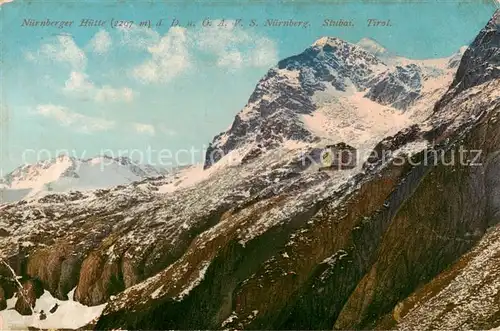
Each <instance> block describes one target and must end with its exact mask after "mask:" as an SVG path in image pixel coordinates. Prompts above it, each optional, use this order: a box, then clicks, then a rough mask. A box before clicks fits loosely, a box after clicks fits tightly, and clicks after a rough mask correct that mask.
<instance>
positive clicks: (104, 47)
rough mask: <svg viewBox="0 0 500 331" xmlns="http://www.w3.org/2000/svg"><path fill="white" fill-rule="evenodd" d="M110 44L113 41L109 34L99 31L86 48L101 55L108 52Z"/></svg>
mask: <svg viewBox="0 0 500 331" xmlns="http://www.w3.org/2000/svg"><path fill="white" fill-rule="evenodd" d="M112 44H113V41H112V40H111V36H110V34H109V32H107V31H105V30H99V31H98V32H97V33H96V34H95V35H94V37H92V39H91V40H90V41H89V44H88V47H89V48H90V49H91V50H92V52H94V53H97V54H101V55H102V54H105V53H107V52H109V50H110V49H111V45H112Z"/></svg>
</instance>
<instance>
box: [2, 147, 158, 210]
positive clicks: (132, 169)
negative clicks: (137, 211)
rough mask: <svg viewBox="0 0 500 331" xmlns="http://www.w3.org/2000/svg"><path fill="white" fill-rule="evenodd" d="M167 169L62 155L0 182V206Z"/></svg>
mask: <svg viewBox="0 0 500 331" xmlns="http://www.w3.org/2000/svg"><path fill="white" fill-rule="evenodd" d="M166 173H167V171H166V170H160V169H156V168H154V167H152V166H150V165H139V164H136V162H133V161H132V160H130V159H129V158H126V157H121V158H111V157H108V156H99V157H94V158H90V159H87V160H80V159H77V158H74V157H69V156H65V155H61V156H58V157H57V158H55V159H52V160H46V161H41V162H38V163H36V164H32V165H25V166H22V167H19V168H17V169H15V170H14V171H12V172H11V173H9V174H8V175H7V176H5V177H4V178H2V179H0V203H2V202H4V203H5V202H13V201H18V200H21V199H28V198H34V197H37V196H38V197H40V196H41V195H43V194H45V193H47V192H67V191H70V190H74V191H78V190H92V189H99V188H108V187H113V186H117V185H124V184H130V183H132V182H134V181H138V180H142V179H145V178H149V177H158V176H162V175H165V174H166Z"/></svg>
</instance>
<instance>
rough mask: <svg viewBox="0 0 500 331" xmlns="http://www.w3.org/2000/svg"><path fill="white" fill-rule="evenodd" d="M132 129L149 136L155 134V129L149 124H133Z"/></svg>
mask: <svg viewBox="0 0 500 331" xmlns="http://www.w3.org/2000/svg"><path fill="white" fill-rule="evenodd" d="M134 129H135V131H136V132H138V133H143V134H149V135H151V136H154V135H155V133H156V130H155V127H154V126H152V125H151V124H143V123H134Z"/></svg>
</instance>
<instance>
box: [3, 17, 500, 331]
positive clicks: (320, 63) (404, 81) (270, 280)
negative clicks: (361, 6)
mask: <svg viewBox="0 0 500 331" xmlns="http://www.w3.org/2000/svg"><path fill="white" fill-rule="evenodd" d="M499 27H500V11H497V12H496V13H495V14H494V15H493V17H492V19H491V21H490V22H489V23H488V25H487V26H486V27H485V28H484V29H483V30H482V31H481V32H480V33H479V35H478V37H477V38H476V39H475V41H474V42H473V44H472V45H471V46H470V47H469V48H468V49H467V51H466V52H465V54H464V55H463V57H462V58H461V60H460V61H459V62H457V61H456V56H457V55H456V54H455V55H452V56H451V57H450V58H447V59H440V60H408V59H401V58H398V59H395V61H394V62H391V61H387V60H382V59H379V58H377V57H375V55H373V54H370V53H368V52H366V51H365V50H363V49H362V48H360V47H359V46H357V45H353V44H349V43H346V42H343V41H340V40H338V39H335V38H323V39H320V40H318V41H317V42H315V43H314V44H313V45H312V46H311V47H309V48H307V49H306V51H305V52H304V53H301V54H299V55H297V56H295V57H291V58H288V59H285V60H283V61H281V62H280V63H279V64H278V66H277V67H275V68H272V69H271V70H270V71H269V73H268V74H267V75H266V76H265V77H264V78H263V79H262V80H261V81H260V82H259V83H258V85H257V87H256V90H255V92H254V93H253V94H252V96H251V98H250V100H249V103H248V104H247V106H246V107H245V108H244V109H243V110H242V111H241V112H240V113H238V114H237V116H236V118H235V120H234V123H233V125H232V126H231V128H230V129H229V130H228V131H226V132H224V133H222V134H221V135H219V136H217V137H216V138H215V139H214V141H213V143H212V149H213V150H216V149H217V148H220V149H222V150H223V152H224V153H226V154H225V155H221V156H220V157H218V158H216V159H214V160H209V162H207V163H205V165H200V166H199V167H189V168H185V169H183V170H182V171H181V172H180V173H179V174H177V175H175V176H167V177H165V178H161V179H151V180H145V181H141V182H134V183H131V184H129V185H125V186H123V187H111V188H108V189H101V190H92V191H86V192H72V193H51V194H46V195H44V196H42V197H39V198H34V199H32V200H29V201H21V202H18V203H12V204H4V205H2V206H0V257H2V259H3V261H5V264H0V276H2V277H0V309H2V308H6V307H9V308H12V305H14V309H15V312H16V313H19V314H23V315H31V314H33V311H32V309H31V307H35V309H38V307H42V306H43V307H48V306H50V304H49V303H48V302H47V300H54V301H58V302H66V303H67V304H66V305H65V306H66V307H75V306H77V305H75V304H74V302H73V301H72V300H68V299H69V297H72V298H73V299H74V300H75V301H77V302H79V303H80V304H82V305H85V306H93V307H95V308H96V309H95V310H93V309H92V311H91V312H90V311H89V310H91V309H88V307H87V308H85V307H82V306H78V309H81V310H80V311H81V312H82V313H83V312H84V311H86V312H87V313H89V316H90V315H92V318H93V317H95V316H96V315H97V314H98V313H100V312H101V310H102V314H99V317H97V319H96V320H92V321H90V320H87V321H82V320H79V322H80V323H79V324H78V325H75V324H74V323H73V324H71V325H72V326H73V327H84V328H85V329H96V330H103V329H151V330H158V329H227V330H243V329H261V330H265V329H279V330H326V329H329V330H332V329H399V328H401V329H415V328H419V327H424V328H425V329H462V328H463V329H491V328H495V327H498V326H499V325H500V319H499V318H498V284H499V281H498V280H499V279H500V272H499V270H498V266H497V265H498V258H497V257H498V256H500V249H499V245H498V244H496V243H497V242H498V237H499V233H500V225H499V224H500V223H499V222H500V212H499V210H500V199H499V198H498V197H499V196H500V195H499V192H500V181H499V180H498V178H500V158H499V157H498V156H499V155H500V134H499V132H500V121H499V120H498V119H499V118H500V79H499V77H498V75H496V71H495V70H494V67H495V66H497V60H498V58H497V57H496V56H497V55H498V47H499V46H500V45H499V43H500V41H499V40H498V38H496V37H497V36H498V32H499ZM358 66H359V68H358ZM457 67H458V68H460V69H458V71H457ZM408 100H409V101H408ZM259 145H260V146H259ZM332 146H334V147H335V146H336V147H339V146H343V147H340V148H348V149H349V150H351V149H353V148H354V149H358V150H360V149H367V150H372V151H373V152H376V153H375V155H371V157H370V158H369V159H367V161H369V162H364V161H365V160H363V159H362V160H359V161H360V162H359V164H358V165H357V166H356V167H352V168H351V167H350V168H348V169H345V170H342V171H340V170H339V169H333V168H327V169H324V168H318V167H317V164H316V163H315V161H316V157H317V154H318V152H322V151H324V150H326V149H328V148H331V147H332ZM463 150H465V151H477V150H481V151H482V153H481V154H480V155H479V158H478V159H476V156H477V155H476V154H472V155H468V157H467V159H466V160H464V161H463V162H450V159H452V156H455V157H457V155H461V151H463ZM381 156H384V158H382V157H381ZM472 158H474V164H472V162H473V161H472ZM454 159H455V160H457V159H456V158H454ZM204 167H205V168H208V169H205V170H204V169H203V168H204ZM485 234H486V235H485ZM468 252H469V253H468ZM7 265H8V267H7ZM478 268H479V269H480V270H479V269H478ZM11 269H12V270H13V271H14V273H16V274H17V275H19V277H15V276H13V272H12V271H11ZM478 270H479V271H478ZM17 280H19V281H20V282H21V285H20V286H22V287H23V291H20V290H19V284H17V282H16V281H17ZM46 292H50V294H51V295H48V294H47V293H46ZM73 294H74V297H73ZM14 299H15V304H14ZM40 301H41V302H40ZM97 307H98V309H97ZM15 312H13V311H12V310H1V311H0V316H6V317H7V316H12V314H16V313H15ZM35 313H38V312H37V311H35ZM56 315H57V312H56V313H55V314H54V316H50V318H48V319H47V320H49V319H50V320H51V321H54V320H57V317H56ZM16 317H19V316H18V314H17V315H16ZM20 320H23V321H24V319H22V318H20ZM4 321H6V319H4ZM7 322H8V321H7ZM85 322H86V323H87V324H86V325H81V324H82V323H85ZM30 325H32V326H36V325H41V326H43V325H44V324H43V323H32V324H30ZM50 325H51V326H53V324H50ZM61 325H62V326H67V325H68V323H61ZM16 327H17V326H16Z"/></svg>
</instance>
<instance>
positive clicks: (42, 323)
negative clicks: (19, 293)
mask: <svg viewBox="0 0 500 331" xmlns="http://www.w3.org/2000/svg"><path fill="white" fill-rule="evenodd" d="M74 292H75V290H74V289H73V290H72V291H71V292H70V293H69V294H68V296H69V300H66V301H62V300H58V299H56V298H54V297H53V296H52V295H51V294H50V293H49V292H48V291H45V292H44V293H43V295H42V296H41V297H40V298H39V299H37V300H36V305H35V308H34V310H35V312H37V313H40V312H41V311H42V310H43V311H44V313H45V314H46V316H47V318H46V319H45V320H40V319H39V316H38V315H30V316H23V315H21V314H19V313H18V312H17V311H16V310H14V306H15V303H16V300H17V298H16V297H15V296H14V297H13V298H11V299H9V300H7V309H5V310H2V311H0V317H1V318H2V319H3V325H0V326H1V329H2V330H26V329H28V327H34V328H40V329H77V328H81V327H83V326H85V325H86V324H88V323H89V322H91V321H92V320H94V319H96V318H97V317H99V316H100V315H101V313H102V311H103V309H104V307H106V304H103V305H99V306H94V307H88V306H84V305H82V304H81V303H79V302H76V301H74V299H73V295H74ZM56 303H57V304H58V305H59V307H58V308H57V310H56V311H55V312H54V313H53V314H52V313H50V312H49V311H50V309H51V308H52V307H53V306H54V305H55V304H56Z"/></svg>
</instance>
